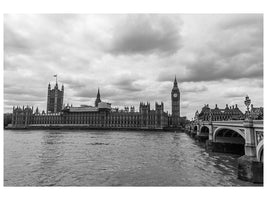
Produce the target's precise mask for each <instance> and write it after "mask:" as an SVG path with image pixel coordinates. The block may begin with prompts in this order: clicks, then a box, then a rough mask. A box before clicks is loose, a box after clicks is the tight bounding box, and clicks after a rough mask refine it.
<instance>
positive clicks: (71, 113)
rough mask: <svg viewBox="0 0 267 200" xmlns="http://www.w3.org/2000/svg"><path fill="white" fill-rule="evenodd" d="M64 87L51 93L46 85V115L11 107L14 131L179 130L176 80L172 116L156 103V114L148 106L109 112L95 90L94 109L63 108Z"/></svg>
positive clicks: (107, 106) (142, 104) (142, 105)
mask: <svg viewBox="0 0 267 200" xmlns="http://www.w3.org/2000/svg"><path fill="white" fill-rule="evenodd" d="M63 95H64V86H62V90H61V91H60V90H59V89H58V84H57V83H56V85H55V88H54V89H52V90H51V86H50V84H49V85H48V97H47V112H46V113H45V112H44V111H43V112H42V113H39V110H38V108H36V111H35V112H34V111H33V108H30V107H23V108H20V107H16V108H15V107H13V115H12V125H11V127H13V128H27V127H40V128H42V127H87V128H138V129H163V128H165V127H178V126H179V118H180V92H179V89H178V85H177V81H176V78H175V80H174V85H173V89H172V92H171V100H172V115H168V113H166V112H164V104H163V102H161V103H160V104H158V103H157V102H156V103H155V110H152V109H151V108H150V103H142V102H141V103H140V105H139V112H135V109H134V107H130V110H129V107H126V108H125V110H124V111H119V110H118V109H112V108H111V104H109V103H105V102H102V101H101V98H100V92H99V89H98V92H97V97H96V100H95V107H92V106H81V107H72V106H68V105H67V106H66V107H64V108H63V109H62V105H63Z"/></svg>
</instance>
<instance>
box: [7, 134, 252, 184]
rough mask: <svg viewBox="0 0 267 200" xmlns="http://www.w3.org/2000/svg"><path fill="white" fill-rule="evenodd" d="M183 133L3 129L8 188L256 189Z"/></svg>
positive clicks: (223, 157) (230, 158)
mask: <svg viewBox="0 0 267 200" xmlns="http://www.w3.org/2000/svg"><path fill="white" fill-rule="evenodd" d="M238 157H239V156H238V155H230V154H221V153H208V152H206V150H205V147H204V144H203V143H199V142H197V141H195V140H193V139H192V138H190V137H189V136H188V135H186V134H185V133H171V132H142V131H140V132H139V131H102V130H101V131H81V130H79V131H72V130H68V131H66V130H31V131H29V130H27V131H21V130H16V131H12V130H5V131H4V186H256V185H255V184H253V183H249V182H244V181H241V180H238V179H237V158H238Z"/></svg>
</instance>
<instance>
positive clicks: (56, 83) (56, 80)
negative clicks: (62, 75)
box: [54, 74, 57, 84]
mask: <svg viewBox="0 0 267 200" xmlns="http://www.w3.org/2000/svg"><path fill="white" fill-rule="evenodd" d="M54 77H56V84H57V74H55V75H54Z"/></svg>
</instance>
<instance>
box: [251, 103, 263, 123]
mask: <svg viewBox="0 0 267 200" xmlns="http://www.w3.org/2000/svg"><path fill="white" fill-rule="evenodd" d="M250 115H251V118H252V119H258V120H261V119H263V107H254V106H253V104H251V110H250Z"/></svg>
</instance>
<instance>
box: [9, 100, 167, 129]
mask: <svg viewBox="0 0 267 200" xmlns="http://www.w3.org/2000/svg"><path fill="white" fill-rule="evenodd" d="M155 106H156V107H155V108H156V109H155V110H151V109H150V104H149V103H147V104H144V103H140V107H139V112H125V111H111V109H109V108H106V107H104V108H100V107H84V108H83V107H69V106H67V107H65V108H64V109H63V110H62V112H60V113H49V114H45V113H42V114H40V113H33V109H32V108H29V107H26V108H20V107H17V108H14V110H13V116H12V127H14V128H27V127H84V128H86V127H87V128H138V129H163V128H164V127H167V126H168V114H167V113H166V112H164V106H163V103H161V104H158V103H156V104H155Z"/></svg>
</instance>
